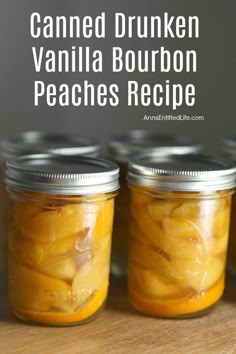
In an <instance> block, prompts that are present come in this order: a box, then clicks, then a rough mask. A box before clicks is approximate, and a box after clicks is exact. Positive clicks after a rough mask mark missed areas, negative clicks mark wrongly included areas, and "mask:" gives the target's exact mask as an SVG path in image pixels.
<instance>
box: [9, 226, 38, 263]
mask: <svg viewBox="0 0 236 354" xmlns="http://www.w3.org/2000/svg"><path fill="white" fill-rule="evenodd" d="M9 252H10V253H11V256H12V257H13V258H14V259H15V260H19V261H20V262H22V263H24V264H25V265H29V266H35V265H38V264H40V263H42V261H43V259H44V253H45V249H44V247H43V244H40V243H38V242H35V241H34V240H31V239H30V238H28V237H25V236H24V235H22V234H21V233H20V232H19V231H17V230H16V229H15V228H14V227H10V228H9Z"/></svg>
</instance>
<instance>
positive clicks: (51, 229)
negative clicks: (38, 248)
mask: <svg viewBox="0 0 236 354" xmlns="http://www.w3.org/2000/svg"><path fill="white" fill-rule="evenodd" d="M96 217H97V208H96V207H93V206H91V205H84V204H78V205H76V204H75V205H67V206H63V207H62V208H58V209H56V210H53V211H45V212H39V213H37V214H36V215H34V216H33V217H32V218H30V219H29V220H28V221H27V222H25V223H22V224H21V225H20V227H19V226H18V228H19V230H20V231H21V232H22V233H23V234H24V235H26V236H27V237H29V238H31V239H33V240H36V241H40V242H50V241H54V240H57V239H60V238H65V237H67V236H70V235H73V234H76V233H79V232H81V231H82V230H84V229H85V228H88V227H89V228H92V227H93V226H94V225H95V222H96Z"/></svg>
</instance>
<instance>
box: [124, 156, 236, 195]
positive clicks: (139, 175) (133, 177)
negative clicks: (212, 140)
mask: <svg viewBox="0 0 236 354" xmlns="http://www.w3.org/2000/svg"><path fill="white" fill-rule="evenodd" d="M235 177H236V167H235V164H234V163H233V162H231V161H229V160H227V159H222V158H218V157H213V156H208V155H184V156H183V155H182V156H181V155H173V154H169V155H167V154H163V155H162V156H156V155H155V154H142V155H139V156H137V157H135V158H133V159H132V160H131V161H130V162H129V172H128V181H129V183H130V184H136V185H141V186H144V187H150V188H157V189H162V190H167V191H194V192H208V191H217V190H226V189H230V188H234V187H235V184H236V183H235Z"/></svg>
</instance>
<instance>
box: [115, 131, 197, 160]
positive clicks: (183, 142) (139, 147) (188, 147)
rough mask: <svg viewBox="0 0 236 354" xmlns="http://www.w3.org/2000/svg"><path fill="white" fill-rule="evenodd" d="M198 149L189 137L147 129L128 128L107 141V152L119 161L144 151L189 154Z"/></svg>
mask: <svg viewBox="0 0 236 354" xmlns="http://www.w3.org/2000/svg"><path fill="white" fill-rule="evenodd" d="M200 149H201V145H200V144H199V143H197V142H195V141H194V140H193V139H192V138H190V137H186V136H180V135H179V136H178V135H171V134H161V133H157V132H153V131H148V130H129V131H126V132H123V133H120V134H117V135H115V136H113V137H112V139H111V141H110V142H109V143H108V153H110V155H111V156H112V157H113V158H114V159H115V160H117V161H120V162H127V161H128V160H129V158H130V157H131V156H132V155H134V154H140V153H144V152H147V153H159V152H160V153H161V154H162V153H164V152H166V153H171V154H191V153H196V152H197V151H199V150H200Z"/></svg>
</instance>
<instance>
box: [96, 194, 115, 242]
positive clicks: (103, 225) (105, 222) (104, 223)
mask: <svg viewBox="0 0 236 354" xmlns="http://www.w3.org/2000/svg"><path fill="white" fill-rule="evenodd" d="M101 204H103V205H102V207H101V208H100V211H99V213H98V214H97V217H96V221H95V223H94V224H93V225H94V227H93V229H92V239H94V240H98V239H102V238H103V237H104V236H106V235H109V234H111V232H112V225H113V214H114V199H110V200H106V201H104V202H101Z"/></svg>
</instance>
